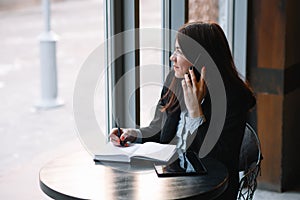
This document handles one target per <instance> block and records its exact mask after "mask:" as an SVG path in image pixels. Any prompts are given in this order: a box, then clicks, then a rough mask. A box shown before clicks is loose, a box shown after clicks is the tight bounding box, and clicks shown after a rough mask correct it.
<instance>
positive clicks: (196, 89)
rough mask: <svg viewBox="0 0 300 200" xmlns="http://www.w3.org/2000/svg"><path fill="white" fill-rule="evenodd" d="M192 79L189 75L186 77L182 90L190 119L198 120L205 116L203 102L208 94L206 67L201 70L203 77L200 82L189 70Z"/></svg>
mask: <svg viewBox="0 0 300 200" xmlns="http://www.w3.org/2000/svg"><path fill="white" fill-rule="evenodd" d="M189 73H190V76H191V79H190V78H189V76H188V74H185V75H184V79H183V80H182V88H183V94H184V101H185V105H186V108H187V110H188V112H189V115H190V117H192V118H196V117H200V116H203V111H202V107H201V102H202V100H203V98H204V96H205V94H206V86H205V81H204V80H205V67H202V69H201V77H200V80H199V82H198V81H197V79H196V76H195V73H194V71H193V69H192V68H190V69H189Z"/></svg>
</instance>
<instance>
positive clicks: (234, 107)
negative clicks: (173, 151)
mask: <svg viewBox="0 0 300 200" xmlns="http://www.w3.org/2000/svg"><path fill="white" fill-rule="evenodd" d="M182 36H188V37H189V38H191V39H193V40H194V41H196V42H197V43H198V44H200V45H201V46H202V47H203V48H204V49H205V50H206V51H207V53H208V54H209V55H210V56H211V58H212V59H213V61H214V63H215V64H216V66H217V68H218V71H219V73H220V75H221V77H222V79H223V83H224V87H225V93H226V100H227V102H226V104H227V107H226V116H225V123H224V126H223V129H222V132H221V135H220V138H219V139H218V142H217V144H216V145H215V146H214V148H213V149H212V151H211V152H210V153H209V154H208V155H207V156H209V157H213V158H215V159H217V160H219V161H221V162H223V163H224V164H225V165H226V167H227V169H228V171H229V184H228V188H227V190H226V191H225V193H224V194H223V195H222V196H221V197H220V199H226V200H230V199H236V196H237V192H238V162H239V152H240V146H241V142H242V138H243V135H244V130H245V125H246V117H247V112H248V111H249V109H250V108H252V107H253V106H254V105H255V98H254V95H253V93H252V91H251V90H250V89H249V87H248V86H247V85H246V84H245V83H244V82H243V81H242V80H241V79H240V77H239V75H238V72H237V70H236V67H235V65H234V61H233V58H232V55H231V52H230V48H229V45H228V42H227V40H226V37H225V35H224V32H223V31H222V29H221V28H220V26H219V25H217V24H216V23H203V22H193V23H188V24H185V25H184V26H182V27H181V28H180V29H179V31H178V34H177V37H176V41H175V52H174V53H173V55H172V56H171V57H170V60H171V61H172V62H173V70H172V71H171V72H170V73H169V75H168V76H167V79H166V81H165V84H164V87H163V89H162V93H161V99H160V101H159V103H158V105H157V108H156V112H155V116H154V119H153V120H152V121H151V123H150V125H149V126H148V127H145V128H141V129H139V130H138V129H122V135H121V137H120V138H119V137H117V130H116V129H113V130H112V131H111V134H110V139H111V141H112V142H113V143H114V144H115V145H120V140H121V141H131V142H142V143H143V142H147V141H154V142H159V143H174V144H176V145H177V147H178V148H179V149H182V150H183V151H187V150H191V151H194V152H196V153H198V152H199V150H200V147H201V145H202V142H203V139H204V137H205V135H206V132H207V130H208V127H209V123H210V118H211V106H213V105H212V104H211V99H210V95H209V91H208V90H207V87H206V85H205V82H204V80H205V73H206V69H205V68H207V69H208V68H209V67H210V66H205V67H202V69H201V77H200V78H199V75H198V74H197V72H198V71H197V69H195V68H193V67H191V66H193V63H192V62H191V61H190V60H191V58H192V56H191V55H190V54H191V53H189V52H191V51H189V50H188V48H189V47H187V45H186V43H184V39H183V38H184V37H182ZM196 54H200V53H199V52H198V53H197V52H196ZM196 67H197V66H196ZM198 67H199V66H198ZM207 71H208V70H207ZM188 74H190V77H191V78H190V77H189V75H188ZM207 83H208V84H210V83H209V82H207ZM212 123H214V122H212ZM215 123H216V122H215Z"/></svg>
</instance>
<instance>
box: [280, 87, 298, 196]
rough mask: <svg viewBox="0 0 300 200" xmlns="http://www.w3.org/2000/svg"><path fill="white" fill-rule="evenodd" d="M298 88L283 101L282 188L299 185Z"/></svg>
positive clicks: (291, 187)
mask: <svg viewBox="0 0 300 200" xmlns="http://www.w3.org/2000/svg"><path fill="white" fill-rule="evenodd" d="M299 102H300V88H298V89H297V90H294V91H293V92H291V93H289V94H287V95H286V96H285V98H284V101H283V108H284V110H283V153H282V168H283V171H282V190H283V191H285V190H288V189H294V188H295V187H296V186H299V183H300V181H299V177H300V170H299V169H300V155H299V152H300V149H299V148H300V116H299V113H300V103H299Z"/></svg>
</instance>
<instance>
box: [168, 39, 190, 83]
mask: <svg viewBox="0 0 300 200" xmlns="http://www.w3.org/2000/svg"><path fill="white" fill-rule="evenodd" d="M170 60H171V61H172V62H173V69H174V71H175V77H176V78H184V74H185V73H186V72H188V70H189V67H190V66H192V65H193V64H192V63H190V62H189V61H188V60H187V59H186V58H185V56H184V55H183V53H182V51H181V49H180V47H179V45H178V42H177V40H176V42H175V51H174V53H173V54H172V55H171V57H170Z"/></svg>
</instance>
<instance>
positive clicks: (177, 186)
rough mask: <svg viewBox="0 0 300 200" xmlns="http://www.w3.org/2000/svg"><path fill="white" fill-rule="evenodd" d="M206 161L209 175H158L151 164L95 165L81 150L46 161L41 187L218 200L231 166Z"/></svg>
mask: <svg viewBox="0 0 300 200" xmlns="http://www.w3.org/2000/svg"><path fill="white" fill-rule="evenodd" d="M203 163H204V165H205V166H206V168H207V174H205V175H201V176H181V177H168V178H158V177H157V175H156V173H155V170H154V169H153V168H152V167H149V166H148V167H145V166H136V165H132V164H127V163H126V164H124V163H122V164H121V163H110V164H107V163H106V164H95V162H94V161H93V158H92V156H91V155H89V154H88V153H87V152H78V153H74V154H71V155H67V156H64V157H60V158H57V159H55V160H53V161H51V162H49V163H48V164H46V165H45V166H44V167H43V168H42V169H41V170H40V187H41V189H42V190H43V192H44V193H46V194H47V195H48V196H50V197H52V198H54V199H104V200H105V199H108V200H110V199H132V200H134V199H138V200H140V199H151V200H153V199H155V200H156V199H181V198H195V197H196V198H197V199H203V200H204V199H214V198H216V197H217V196H219V195H220V194H222V193H223V192H224V191H225V189H226V188H227V184H228V183H227V182H228V173H227V169H226V168H225V166H224V165H223V164H221V163H220V162H218V161H216V160H214V159H204V160H203ZM109 165H110V166H109Z"/></svg>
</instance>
